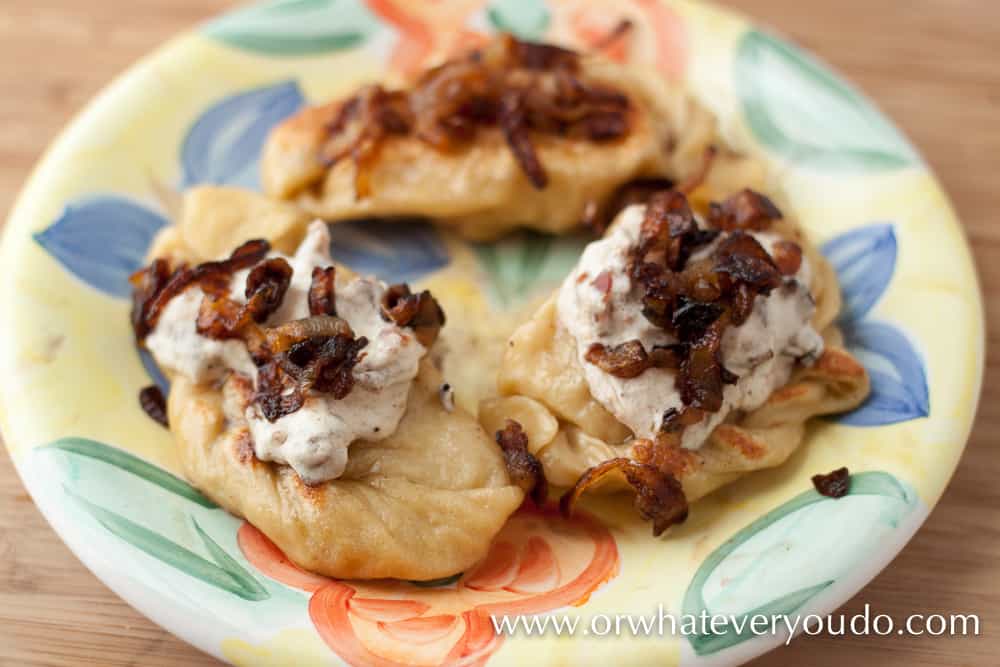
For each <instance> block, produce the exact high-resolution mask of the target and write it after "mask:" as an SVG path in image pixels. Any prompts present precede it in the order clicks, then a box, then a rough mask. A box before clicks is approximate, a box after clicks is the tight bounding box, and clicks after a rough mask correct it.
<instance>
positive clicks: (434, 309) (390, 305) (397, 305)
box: [382, 284, 445, 347]
mask: <svg viewBox="0 0 1000 667" xmlns="http://www.w3.org/2000/svg"><path fill="white" fill-rule="evenodd" d="M382 317H383V318H384V319H386V320H388V321H390V322H393V323H395V324H396V326H400V327H410V328H411V329H413V333H414V335H415V336H416V338H417V341H419V342H420V344H421V345H423V346H424V347H430V346H431V345H433V344H434V341H435V340H437V337H438V332H440V331H441V327H442V326H444V322H445V315H444V311H443V310H442V309H441V305H440V304H439V303H438V302H437V300H436V299H435V298H434V297H433V296H432V295H431V293H430V292H429V291H427V290H424V291H423V292H420V293H419V294H413V293H412V292H410V287H409V285H406V284H399V285H390V286H389V288H388V289H387V290H386V292H385V294H384V295H383V296H382Z"/></svg>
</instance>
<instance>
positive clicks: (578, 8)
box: [546, 0, 688, 80]
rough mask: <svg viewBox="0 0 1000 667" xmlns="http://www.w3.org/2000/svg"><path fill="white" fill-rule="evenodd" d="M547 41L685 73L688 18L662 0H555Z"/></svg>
mask: <svg viewBox="0 0 1000 667" xmlns="http://www.w3.org/2000/svg"><path fill="white" fill-rule="evenodd" d="M548 6H549V8H550V9H551V11H552V26H551V29H550V30H549V34H548V35H547V36H546V37H547V39H550V40H553V41H556V42H560V43H565V44H576V45H578V46H579V47H581V48H582V49H583V50H591V51H599V52H601V53H603V54H604V55H605V56H606V57H607V58H610V59H611V60H615V61H617V62H621V63H625V62H630V63H635V64H646V65H652V66H654V67H656V68H657V69H658V70H660V72H662V73H663V74H664V75H665V76H667V77H669V78H670V79H673V80H680V79H682V78H683V77H684V71H685V69H686V68H687V59H688V35H687V31H686V30H685V28H684V21H683V20H682V19H681V17H680V16H679V15H678V14H677V12H675V11H674V10H673V9H671V8H670V7H669V6H668V5H667V4H666V3H665V2H664V1H663V0H551V2H549V3H548Z"/></svg>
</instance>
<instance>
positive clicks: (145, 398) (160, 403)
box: [139, 384, 169, 426]
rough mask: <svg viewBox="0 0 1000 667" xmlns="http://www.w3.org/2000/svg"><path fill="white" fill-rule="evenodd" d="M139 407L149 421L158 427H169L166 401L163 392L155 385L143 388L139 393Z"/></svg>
mask: <svg viewBox="0 0 1000 667" xmlns="http://www.w3.org/2000/svg"><path fill="white" fill-rule="evenodd" d="M139 405H140V406H141V407H142V411H143V412H145V413H146V415H147V416H149V418H150V419H152V420H153V421H155V422H156V423H158V424H159V425H160V426H169V424H168V422H167V401H166V399H164V398H163V392H162V391H160V388H159V387H157V386H156V385H155V384H153V385H150V386H148V387H143V388H142V389H141V390H140V391H139Z"/></svg>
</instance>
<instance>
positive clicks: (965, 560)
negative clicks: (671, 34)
mask: <svg viewBox="0 0 1000 667" xmlns="http://www.w3.org/2000/svg"><path fill="white" fill-rule="evenodd" d="M233 4H234V3H232V2H224V1H222V0H130V1H129V2H119V1H115V0H89V1H88V2H83V1H82V0H33V2H24V1H21V0H4V2H3V3H0V211H4V210H7V209H9V207H10V206H11V205H12V203H13V201H14V197H15V196H16V194H17V191H18V190H19V189H20V187H21V185H22V184H23V182H24V180H25V178H26V177H27V175H28V172H29V170H30V168H31V166H32V164H33V163H34V162H35V161H36V160H37V158H38V157H39V155H40V154H41V152H42V150H43V149H44V148H45V146H46V145H47V144H48V143H49V142H50V141H51V140H52V138H53V137H54V136H55V135H56V133H57V131H58V130H59V129H60V128H61V127H62V126H63V125H64V124H65V123H66V122H67V121H69V119H70V117H71V116H72V115H73V114H74V113H75V112H76V111H77V110H79V109H80V108H81V107H82V106H83V105H84V104H85V103H86V102H87V100H88V99H89V98H90V97H91V96H92V95H94V93H96V92H97V91H98V89H99V88H100V87H101V86H103V85H104V84H105V83H107V82H108V81H109V80H110V79H111V78H112V77H113V76H115V75H116V74H118V73H119V72H121V71H122V70H123V69H125V68H126V67H128V65H129V64H130V63H131V62H133V61H134V60H135V59H137V58H138V57H140V56H141V55H143V54H144V53H146V52H147V51H149V50H151V49H152V48H153V47H155V46H156V45H158V44H160V43H161V42H163V41H164V40H166V39H167V38H168V37H169V36H171V35H172V34H174V33H176V32H178V31H181V30H184V29H186V28H188V27H189V26H191V25H192V24H193V23H195V22H196V21H199V20H201V19H203V18H205V17H208V16H210V15H212V14H215V13H217V12H219V11H223V10H225V9H228V8H230V7H231V6H233ZM725 4H728V5H732V6H734V7H736V8H738V9H741V10H743V11H745V12H747V13H749V14H751V15H753V16H755V17H757V19H758V20H759V21H760V22H762V23H765V24H769V25H771V26H772V27H775V28H777V29H778V30H780V31H781V32H783V33H785V34H786V35H789V36H791V37H792V38H794V39H795V40H797V41H798V42H799V43H800V44H802V45H804V46H805V47H807V48H809V49H812V50H813V51H814V52H816V53H818V54H819V55H820V56H821V57H823V58H824V59H826V60H827V61H829V62H831V63H833V64H834V65H835V66H837V68H839V69H840V70H841V71H842V72H844V73H845V74H846V75H847V76H849V77H850V78H851V79H853V80H854V81H856V82H857V83H859V84H860V85H861V87H862V88H864V89H865V90H866V91H867V92H868V93H869V94H870V95H871V96H872V97H874V98H875V100H877V101H878V103H879V104H880V105H881V106H882V107H883V108H884V109H885V110H886V111H887V112H888V114H889V115H890V116H891V117H892V118H894V119H895V120H896V121H897V122H898V123H899V124H900V125H901V126H902V128H903V129H904V131H905V132H906V133H907V134H908V135H909V136H910V137H911V138H912V139H913V140H914V141H915V143H916V144H917V145H918V146H919V147H920V149H921V150H922V151H923V152H924V155H925V156H926V157H927V159H928V160H929V161H930V163H931V165H932V166H933V167H934V169H935V170H936V171H937V173H938V174H939V176H940V178H941V179H942V180H943V182H944V185H945V188H946V189H947V191H948V192H949V193H950V195H951V197H952V199H953V200H954V202H955V205H956V207H957V208H958V212H959V216H960V217H961V219H962V220H963V222H964V224H965V226H966V229H967V230H968V234H969V236H970V238H971V241H972V247H973V250H974V252H975V255H976V260H977V263H978V267H979V275H980V280H981V282H982V285H983V287H984V290H985V293H986V310H987V321H988V336H989V341H988V349H989V350H990V351H991V352H996V343H997V342H998V341H1000V338H998V337H1000V213H998V211H997V209H995V208H993V207H994V206H997V207H1000V196H997V191H998V190H1000V176H998V172H1000V158H998V156H1000V56H998V53H997V48H998V46H1000V3H998V2H995V0H881V1H879V2H872V0H840V1H838V2H801V1H799V0H726V1H725ZM4 217H6V216H4ZM955 344H956V345H964V344H965V341H955ZM989 356H990V359H989V361H988V364H987V366H988V367H987V372H986V382H985V385H984V390H983V394H982V399H981V403H980V408H979V415H978V418H977V420H976V425H975V429H974V431H973V434H972V439H971V441H970V442H969V447H968V449H967V451H966V454H965V457H964V459H963V460H962V463H961V465H960V466H959V468H958V471H957V473H956V475H955V478H954V480H953V481H952V483H951V486H950V487H949V489H948V491H947V492H946V493H945V495H944V497H943V499H942V500H941V502H940V504H939V505H938V506H937V508H936V509H935V510H934V512H933V514H932V515H931V517H930V519H929V520H928V521H927V523H926V525H925V526H924V527H923V528H922V529H921V531H920V532H919V534H918V535H917V536H916V538H915V539H914V540H913V541H912V542H911V543H910V544H909V545H908V546H907V547H906V549H905V550H904V551H903V552H902V554H901V555H900V556H899V557H898V558H897V559H896V560H895V561H894V562H893V563H892V564H891V565H890V566H889V568H888V569H886V570H885V572H883V573H882V574H881V575H879V576H878V577H877V578H876V579H875V580H874V581H873V582H872V583H871V584H870V585H869V586H868V587H867V588H865V589H864V590H863V591H862V592H861V593H860V594H859V595H858V596H857V597H856V598H854V599H853V600H851V601H850V602H849V603H847V605H845V607H844V608H843V610H842V611H844V612H846V613H849V614H852V613H856V612H859V611H861V610H862V609H863V608H864V605H865V604H866V603H867V604H870V605H871V608H872V610H873V613H886V614H889V615H891V616H893V617H894V618H895V619H896V620H897V622H899V621H902V620H903V619H904V618H905V617H906V616H907V615H909V614H914V613H922V614H934V613H944V614H949V613H954V612H960V613H975V614H979V616H980V618H981V630H982V633H981V636H978V637H955V638H932V637H927V636H924V637H898V636H889V637H882V638H878V637H861V638H850V637H824V636H819V637H802V638H799V639H797V640H795V641H794V642H793V643H792V645H791V646H790V647H789V648H787V649H783V650H779V651H776V652H774V653H771V654H770V655H767V656H764V657H763V658H761V659H759V660H758V661H757V662H756V663H755V665H757V666H758V667H765V666H778V665H789V666H790V665H810V666H812V667H827V666H829V667H834V666H836V667H841V666H843V665H870V664H876V661H877V662H878V664H880V665H881V667H894V666H897V665H898V666H903V665H905V666H907V667H921V666H931V665H934V666H947V667H955V666H959V665H961V666H966V665H997V664H1000V521H998V513H997V508H998V506H1000V484H998V483H997V480H998V479H1000V454H998V452H997V451H996V445H997V444H998V436H1000V372H998V371H1000V369H998V368H997V366H998V363H1000V361H998V359H997V355H996V354H990V355H989ZM991 447H992V449H991ZM0 507H2V512H0V665H3V666H7V665H12V666H14V665H17V666H29V665H102V666H106V667H119V666H125V665H141V666H143V667H154V666H159V665H176V664H183V665H191V666H196V667H197V666H201V665H215V664H218V663H217V662H216V661H215V660H213V659H211V658H209V657H207V656H205V655H203V654H201V653H199V652H198V651H197V650H195V649H193V648H191V647H189V646H188V645H186V644H185V643H183V642H182V641H180V640H178V639H176V638H174V637H172V636H171V635H169V634H167V633H166V632H165V631H163V630H161V629H160V628H159V627H157V626H155V625H153V624H152V623H151V622H150V621H148V620H146V619H145V618H144V617H143V616H141V615H139V614H138V613H137V612H135V611H134V610H133V609H132V608H130V607H129V606H128V605H126V604H125V603H124V602H122V601H121V600H120V599H119V598H118V597H117V596H115V595H114V594H113V593H112V592H111V591H110V590H108V589H107V588H106V587H105V586H104V585H103V584H101V583H100V582H99V581H98V580H97V579H96V578H94V576H93V575H92V574H90V572H88V571H87V570H86V569H85V568H84V567H83V566H82V565H81V564H80V562H79V561H77V559H76V558H75V557H74V556H73V555H72V554H71V553H70V552H69V550H68V549H67V548H66V547H65V546H64V545H63V544H62V542H60V540H59V538H57V537H56V535H55V533H53V532H52V529H51V528H49V526H48V525H47V524H46V523H45V521H44V520H43V519H42V517H41V515H40V514H39V513H38V511H37V510H36V509H35V507H34V505H33V504H32V502H31V500H30V498H29V497H28V495H27V493H26V492H25V491H24V488H23V487H22V486H21V482H20V481H19V480H18V478H17V475H16V474H15V472H14V469H13V466H12V465H11V463H10V460H9V459H8V458H7V457H6V456H0Z"/></svg>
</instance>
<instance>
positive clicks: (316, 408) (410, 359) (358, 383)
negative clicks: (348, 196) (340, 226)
mask: <svg viewBox="0 0 1000 667" xmlns="http://www.w3.org/2000/svg"><path fill="white" fill-rule="evenodd" d="M329 248H330V235H329V231H328V230H327V227H326V224H325V223H323V222H321V221H316V222H313V223H312V224H311V225H310V226H309V231H308V233H307V235H306V238H305V239H304V240H303V241H302V244H301V245H300V246H299V248H298V250H296V252H295V256H294V257H291V258H288V257H285V259H287V260H288V262H289V264H290V265H291V267H292V269H293V270H294V273H293V274H292V280H291V284H290V285H289V287H288V292H287V293H286V294H285V299H284V301H283V302H282V304H281V307H280V308H279V309H278V310H277V312H275V313H274V314H273V315H272V316H271V317H270V318H269V319H268V321H267V325H269V326H275V325H278V324H282V323H284V322H288V321H290V320H294V319H300V318H304V317H308V316H309V286H310V285H311V283H312V270H313V268H315V267H317V266H320V267H327V266H330V265H331V264H332V263H333V260H332V259H331V258H330V250H329ZM270 256H271V257H283V255H281V254H279V253H271V255H270ZM248 273H249V270H246V271H240V272H238V273H236V274H235V275H234V276H233V280H232V284H231V298H233V299H235V300H241V301H242V300H244V297H243V289H244V286H245V284H246V277H247V275H248ZM342 273H343V272H337V275H336V288H335V292H336V306H337V316H338V317H340V318H342V319H344V320H346V321H347V323H348V324H349V325H350V326H351V328H352V329H353V330H354V334H355V335H356V336H358V337H361V336H364V337H365V338H367V339H368V344H367V345H366V346H365V347H364V349H363V350H362V351H361V353H360V355H359V361H358V363H357V364H356V365H355V366H354V369H353V375H354V380H355V384H354V388H353V389H352V390H351V392H350V394H348V395H347V396H346V397H345V398H343V399H340V400H336V399H334V398H332V397H331V396H329V395H328V394H322V393H318V392H310V393H309V394H307V396H306V399H305V403H304V405H303V406H302V407H301V408H300V409H298V410H297V411H295V412H293V413H291V414H289V415H285V416H284V417H281V418H280V419H278V420H276V421H275V422H273V423H272V422H269V421H267V420H266V419H265V418H264V416H263V415H262V414H261V412H260V409H259V408H258V407H257V406H256V405H254V404H250V405H249V406H247V407H246V410H245V415H244V416H245V417H246V420H247V422H248V425H249V428H250V434H251V436H252V437H253V444H254V451H255V452H256V454H257V458H259V459H260V460H262V461H275V462H277V463H285V464H288V465H290V466H291V467H292V468H294V469H295V472H297V473H298V474H299V476H300V477H301V478H302V480H303V481H304V482H306V483H308V484H318V483H320V482H324V481H327V480H331V479H335V478H337V477H339V476H340V475H341V474H343V472H344V467H345V466H346V465H347V451H348V447H349V446H350V444H351V443H352V442H353V441H355V440H357V439H360V438H363V439H365V440H381V439H383V438H387V437H388V436H390V435H392V433H393V432H395V430H396V427H397V426H398V425H399V420H400V419H402V417H403V413H404V412H405V411H406V399H407V396H408V394H409V390H410V384H411V383H412V381H413V379H414V378H415V377H416V375H417V370H418V367H419V365H420V360H421V359H422V358H423V356H424V355H425V354H426V353H427V349H426V348H425V347H424V346H423V345H421V344H420V343H419V342H418V341H417V340H416V338H414V336H413V333H412V332H411V331H409V330H407V329H403V328H401V327H399V326H397V325H396V324H395V323H393V322H388V321H386V320H385V319H383V318H382V315H381V310H380V308H381V303H382V295H383V294H384V293H385V290H386V285H385V283H382V282H381V281H378V280H375V279H374V278H360V277H359V278H350V279H348V278H344V277H343V276H342ZM202 296H203V293H202V291H201V289H200V288H198V287H196V286H195V287H190V288H188V289H187V290H186V291H185V292H184V293H183V294H180V295H178V296H177V297H175V298H173V299H172V300H171V301H170V303H169V304H168V305H167V307H166V308H165V309H164V310H163V313H162V315H161V317H160V319H159V321H158V322H157V325H156V328H155V329H154V330H153V332H152V333H151V334H150V335H149V336H148V337H147V338H146V347H147V348H149V351H150V352H151V353H152V354H153V357H154V358H155V359H156V361H157V363H159V364H160V365H161V366H163V367H165V368H168V369H170V370H172V371H173V372H175V373H179V374H181V375H184V376H186V377H188V378H190V379H191V380H192V381H194V382H196V383H207V382H213V381H218V380H220V379H222V378H223V377H224V376H225V375H226V373H227V372H228V371H230V370H232V371H236V372H239V373H243V374H245V375H247V376H249V377H250V378H251V379H252V380H253V381H254V382H256V378H257V369H256V368H255V367H254V364H253V362H252V361H251V360H250V355H249V353H248V352H247V349H246V346H245V345H244V344H243V342H242V341H237V340H229V341H216V340H212V339H210V338H206V337H204V336H201V335H199V334H198V333H197V331H196V329H195V320H196V318H197V316H198V307H199V305H200V304H201V299H202Z"/></svg>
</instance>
